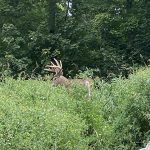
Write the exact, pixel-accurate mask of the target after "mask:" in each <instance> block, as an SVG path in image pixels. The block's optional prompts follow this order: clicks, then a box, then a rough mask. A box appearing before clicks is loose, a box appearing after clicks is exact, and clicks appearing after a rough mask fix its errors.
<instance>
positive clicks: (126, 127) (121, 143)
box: [0, 68, 150, 150]
mask: <svg viewBox="0 0 150 150" xmlns="http://www.w3.org/2000/svg"><path fill="white" fill-rule="evenodd" d="M149 76H150V68H142V69H140V70H138V71H136V72H135V73H134V74H133V75H130V76H129V79H121V78H114V79H113V80H112V83H106V82H105V81H99V82H98V81H97V82H98V87H97V88H93V90H92V99H91V100H87V98H86V91H85V88H84V87H80V86H79V87H78V86H76V87H74V88H73V89H65V88H64V87H53V86H52V84H51V83H50V82H49V81H42V80H41V79H40V78H38V79H37V80H22V79H18V80H14V79H12V78H6V79H5V82H1V83H0V99H1V100H0V140H1V145H0V147H1V149H39V148H40V149H63V150H64V149H67V150H68V149H71V150H72V149H74V150H76V149H81V150H88V149H91V150H92V149H95V150H99V149H102V150H109V149H117V150H118V149H119V150H122V149H126V150H131V149H138V148H139V147H143V145H144V144H145V143H147V141H149V140H150V130H149V129H150V112H149V110H150V105H149V102H150V95H149V90H150V84H149V83H150V80H149Z"/></svg>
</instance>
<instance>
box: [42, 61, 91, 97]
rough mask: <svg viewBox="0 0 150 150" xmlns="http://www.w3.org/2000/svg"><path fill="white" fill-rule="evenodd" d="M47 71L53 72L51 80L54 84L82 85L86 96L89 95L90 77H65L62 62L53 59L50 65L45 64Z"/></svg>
mask: <svg viewBox="0 0 150 150" xmlns="http://www.w3.org/2000/svg"><path fill="white" fill-rule="evenodd" d="M44 70H46V71H49V72H53V73H55V74H54V75H53V78H52V81H53V84H54V85H55V86H58V85H61V86H65V87H66V88H70V87H72V86H73V85H74V84H79V85H83V86H84V87H85V88H87V90H88V97H89V98H90V97H91V87H92V85H93V80H92V79H89V78H88V79H67V78H66V77H65V76H63V69H62V62H61V60H60V61H58V60H56V59H54V63H53V62H51V64H50V65H46V68H45V69H44Z"/></svg>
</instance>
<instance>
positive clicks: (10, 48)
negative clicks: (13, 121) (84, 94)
mask: <svg viewBox="0 0 150 150" xmlns="http://www.w3.org/2000/svg"><path fill="white" fill-rule="evenodd" d="M67 3H68V0H62V1H60V0H59V1H57V3H56V10H55V11H56V13H55V16H56V19H54V20H55V21H56V22H55V32H54V33H49V27H50V26H51V25H52V24H53V25H52V26H54V22H52V23H50V22H49V20H48V19H49V17H50V16H51V15H52V14H51V13H52V11H51V10H49V7H48V1H46V0H43V1H40V0H34V1H33V0H32V1H31V0H22V1H10V0H0V16H1V22H0V28H1V30H0V71H4V70H10V72H11V75H18V73H20V72H22V71H26V73H28V74H31V73H32V70H33V69H34V68H35V67H36V64H38V69H37V70H36V72H37V73H42V69H43V66H44V65H45V64H46V63H48V61H49V60H50V58H53V57H57V58H59V59H61V60H62V61H63V64H64V68H65V69H64V70H66V72H65V74H68V75H69V76H75V75H76V73H77V72H78V70H82V71H84V70H85V68H86V67H88V68H92V69H95V68H98V69H99V70H100V71H98V72H97V74H98V75H99V76H100V75H103V76H107V75H109V73H110V72H113V73H115V74H118V73H120V72H122V70H120V69H121V67H122V65H127V66H133V65H136V64H138V65H143V64H145V63H147V60H148V59H149V56H150V53H149V49H150V45H149V43H150V41H149V39H150V37H149V35H150V33H149V32H150V29H149V27H150V19H149V18H150V12H149V7H150V2H149V1H146V0H143V1H133V0H131V1H126V0H118V1H102V0H94V1H92V2H91V1H90V0H80V1H76V0H72V1H70V7H69V8H68V6H67V5H66V4H67ZM71 4H72V6H71ZM68 9H69V10H68ZM68 12H69V13H68ZM140 56H142V57H140ZM7 64H9V68H8V65H7Z"/></svg>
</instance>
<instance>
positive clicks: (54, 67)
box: [44, 58, 63, 75]
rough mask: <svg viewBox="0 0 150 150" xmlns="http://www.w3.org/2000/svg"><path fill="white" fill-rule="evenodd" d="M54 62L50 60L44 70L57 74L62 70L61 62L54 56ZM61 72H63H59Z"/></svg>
mask: <svg viewBox="0 0 150 150" xmlns="http://www.w3.org/2000/svg"><path fill="white" fill-rule="evenodd" d="M54 61H55V64H54V63H53V62H52V61H51V65H46V66H45V67H46V68H45V69H44V70H46V71H51V72H55V74H56V75H57V74H58V73H59V72H60V71H62V62H61V60H60V61H59V62H58V60H56V59H55V58H54ZM61 74H63V73H62V72H61Z"/></svg>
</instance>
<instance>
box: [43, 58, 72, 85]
mask: <svg viewBox="0 0 150 150" xmlns="http://www.w3.org/2000/svg"><path fill="white" fill-rule="evenodd" d="M44 70H46V71H50V72H53V73H55V74H54V76H53V84H54V85H64V86H65V87H68V86H69V85H70V82H69V80H68V79H67V78H66V77H64V76H63V69H62V62H61V61H58V60H56V59H54V63H53V62H51V64H50V65H46V68H45V69H44Z"/></svg>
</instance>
